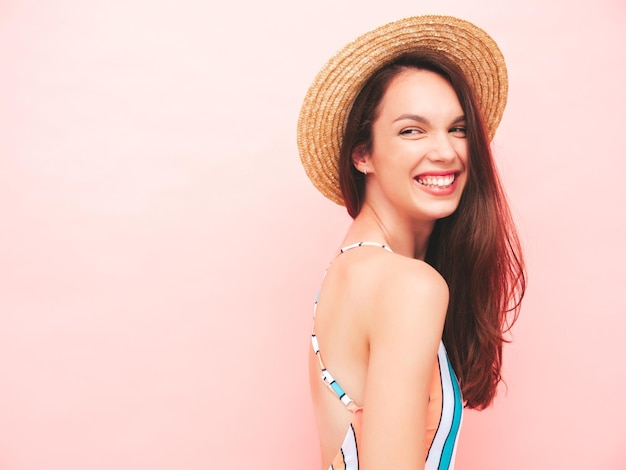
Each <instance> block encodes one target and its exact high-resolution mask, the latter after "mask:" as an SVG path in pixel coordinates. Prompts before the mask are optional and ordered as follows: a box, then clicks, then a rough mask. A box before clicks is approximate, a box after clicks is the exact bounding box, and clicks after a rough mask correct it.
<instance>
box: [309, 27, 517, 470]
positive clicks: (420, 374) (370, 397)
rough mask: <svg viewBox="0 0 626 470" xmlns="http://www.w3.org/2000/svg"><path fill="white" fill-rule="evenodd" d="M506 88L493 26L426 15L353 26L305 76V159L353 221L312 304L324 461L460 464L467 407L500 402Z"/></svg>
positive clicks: (506, 282)
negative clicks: (501, 154)
mask: <svg viewBox="0 0 626 470" xmlns="http://www.w3.org/2000/svg"><path fill="white" fill-rule="evenodd" d="M507 86H508V85H507V76H506V68H505V65H504V60H503V58H502V55H501V53H500V51H499V49H498V47H497V46H496V44H495V43H494V42H493V40H492V39H491V38H490V37H489V36H488V35H487V34H486V33H485V32H484V31H482V30H481V29H479V28H477V27H476V26H474V25H472V24H471V23H468V22H466V21H463V20H460V19H456V18H452V17H444V16H421V17H412V18H406V19H404V20H400V21H397V22H394V23H390V24H387V25H384V26H382V27H380V28H377V29H376V30H374V31H371V32H369V33H367V34H365V35H363V36H361V37H359V38H358V39H357V40H355V41H354V42H352V43H350V44H349V45H347V46H346V47H345V48H344V49H342V50H341V51H339V53H338V54H337V55H336V56H335V57H333V58H332V59H331V60H330V61H329V62H328V63H327V64H326V66H325V67H324V69H323V70H322V71H321V72H320V74H319V75H318V76H317V78H316V80H315V81H314V83H313V85H312V86H311V88H310V89H309V92H308V94H307V96H306V98H305V102H304V104H303V107H302V111H301V114H300V120H299V125H298V145H299V149H300V155H301V158H302V161H303V164H304V166H305V169H306V171H307V174H308V176H309V177H310V178H311V180H312V181H313V183H314V184H315V185H316V187H317V188H318V189H319V190H320V191H321V192H322V193H323V194H324V195H325V196H327V197H329V198H330V199H331V200H333V201H334V202H337V203H339V204H343V205H345V206H346V208H347V209H348V212H349V214H350V215H351V217H352V218H353V222H352V224H351V225H350V227H349V229H348V232H347V234H346V237H345V239H344V241H343V244H342V246H343V248H342V249H341V250H340V254H339V255H337V256H336V257H335V258H334V259H333V261H332V264H331V266H330V267H329V269H328V270H327V272H326V275H325V278H324V281H323V284H322V287H321V289H320V293H319V294H318V298H317V300H316V302H315V312H314V331H313V337H312V340H313V349H312V352H311V363H310V371H311V391H312V397H313V403H314V409H315V416H316V421H317V425H318V431H319V435H320V443H321V453H322V468H332V469H334V470H338V469H340V468H347V469H356V468H360V469H363V470H368V469H376V470H379V469H387V468H389V469H396V470H398V469H417V468H424V466H425V468H427V469H435V468H438V469H451V468H453V467H454V455H455V449H456V442H457V437H458V431H459V427H460V424H461V414H462V409H463V407H464V406H466V407H469V408H475V409H483V408H485V407H486V406H488V405H489V404H490V403H491V402H492V401H493V398H494V396H495V393H496V387H497V385H498V383H499V382H500V380H501V375H500V370H501V363H502V344H503V342H504V337H503V335H504V333H505V332H506V331H507V329H508V328H510V326H511V325H512V323H513V322H514V321H515V319H516V318H517V314H518V312H519V306H520V301H521V298H522V296H523V293H524V290H525V277H524V267H523V261H522V255H521V249H520V245H519V241H518V238H517V235H516V232H515V229H514V225H513V222H512V219H511V215H510V212H509V209H508V206H507V203H506V200H505V197H504V193H503V190H502V188H501V185H500V182H499V178H498V175H497V171H496V168H495V164H494V162H493V159H492V155H491V152H490V148H489V142H490V141H491V139H492V138H493V135H494V133H495V130H496V128H497V126H498V124H499V122H500V119H501V116H502V112H503V109H504V105H505V103H506V94H507ZM331 373H332V374H331ZM320 375H321V377H322V378H321V379H320ZM329 391H330V392H331V393H329Z"/></svg>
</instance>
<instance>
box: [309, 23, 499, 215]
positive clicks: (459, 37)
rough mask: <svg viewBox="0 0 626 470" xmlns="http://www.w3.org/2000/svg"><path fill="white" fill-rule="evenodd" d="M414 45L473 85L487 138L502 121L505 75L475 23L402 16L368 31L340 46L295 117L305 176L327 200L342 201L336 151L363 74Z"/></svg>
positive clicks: (493, 49)
mask: <svg viewBox="0 0 626 470" xmlns="http://www.w3.org/2000/svg"><path fill="white" fill-rule="evenodd" d="M416 49H432V50H435V51H439V52H441V53H443V54H445V55H446V56H447V57H448V58H450V59H451V60H453V61H454V62H455V63H456V64H457V65H458V66H459V67H460V69H461V70H462V71H463V73H464V74H465V76H466V77H467V79H468V81H469V82H470V84H471V85H472V87H473V89H474V93H475V95H476V98H477V101H478V105H479V107H480V109H481V111H482V116H483V120H484V123H485V129H486V132H487V137H488V138H489V141H491V140H492V139H493V136H494V135H495V132H496V128H497V127H498V124H499V123H500V120H501V119H502V113H503V112H504V107H505V105H506V100H507V92H508V77H507V70H506V65H505V62H504V57H503V56H502V52H501V51H500V49H499V48H498V46H497V44H496V43H495V41H494V40H493V39H492V38H491V37H490V36H489V35H488V34H487V33H486V32H485V31H483V30H482V29H480V28H479V27H477V26H475V25H474V24H472V23H470V22H468V21H465V20H462V19H459V18H454V17H451V16H440V15H425V16H414V17H409V18H404V19H401V20H398V21H394V22H392V23H388V24H386V25H383V26H381V27H379V28H376V29H374V30H372V31H369V32H367V33H365V34H363V35H361V36H359V37H358V38H357V39H355V40H354V41H352V42H351V43H349V44H347V45H346V46H345V47H344V48H343V49H341V50H339V52H337V53H336V54H335V55H334V56H333V57H332V58H331V59H330V60H329V61H328V62H327V63H326V65H325V66H324V67H323V68H322V70H321V71H320V72H319V73H318V75H317V76H316V78H315V80H314V81H313V84H312V85H311V87H310V88H309V90H308V92H307V94H306V96H305V98H304V103H303V105H302V108H301V110H300V116H299V119H298V130H297V139H298V149H299V152H300V159H301V160H302V164H303V166H304V169H305V171H306V174H307V176H308V177H309V179H310V180H311V181H312V182H313V185H314V186H315V187H316V188H317V189H318V190H319V191H320V192H321V193H322V194H323V195H324V196H326V197H327V198H329V199H330V200H331V201H333V202H336V203H337V204H340V205H344V201H343V197H342V195H341V190H340V187H339V165H338V162H339V152H340V148H341V140H342V138H343V133H344V126H345V123H346V119H347V116H348V113H349V111H350V109H351V107H352V103H353V102H354V100H355V98H356V96H357V94H358V93H359V91H360V90H361V88H362V87H363V85H364V84H365V82H366V81H367V80H368V78H369V77H370V76H371V75H372V74H373V73H374V72H375V71H377V70H378V69H379V68H381V67H382V66H383V65H385V64H386V63H388V62H390V61H392V60H393V59H394V58H396V57H398V56H399V55H402V54H404V53H407V52H411V51H412V50H416Z"/></svg>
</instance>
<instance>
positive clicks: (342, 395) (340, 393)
mask: <svg viewBox="0 0 626 470" xmlns="http://www.w3.org/2000/svg"><path fill="white" fill-rule="evenodd" d="M360 246H377V247H379V248H383V249H385V250H387V251H388V252H390V253H393V251H392V250H391V248H389V247H388V246H387V245H384V244H382V243H378V242H358V243H353V244H352V245H348V246H344V247H343V248H341V250H339V251H340V253H345V252H346V251H348V250H352V249H353V248H358V247H360ZM327 272H328V269H326V271H324V277H326V273H327ZM321 291H322V289H321V287H320V289H319V290H318V291H317V296H316V297H315V304H314V305H313V332H312V334H311V344H312V345H313V351H314V352H315V355H316V356H317V361H318V363H319V366H320V370H321V371H322V373H321V376H322V380H323V381H324V383H325V384H326V386H327V387H328V388H329V389H330V390H331V391H332V392H334V393H335V395H337V397H339V399H340V400H341V402H342V403H343V404H344V405H346V408H348V410H350V411H351V412H353V413H354V412H355V411H358V410H360V409H361V407H360V406H358V405H357V404H356V403H354V401H353V400H352V398H350V397H349V396H348V394H347V393H346V392H345V391H344V390H343V388H341V386H340V385H339V384H338V383H337V381H336V380H335V379H334V378H333V376H332V374H331V373H330V372H329V371H328V370H327V369H326V366H325V365H324V361H323V360H322V354H321V353H320V347H319V344H318V342H317V337H316V335H315V313H316V311H317V302H318V300H319V298H320V292H321Z"/></svg>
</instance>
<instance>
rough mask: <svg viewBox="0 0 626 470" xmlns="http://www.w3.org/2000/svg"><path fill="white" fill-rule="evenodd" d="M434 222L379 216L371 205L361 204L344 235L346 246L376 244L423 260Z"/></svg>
mask: <svg viewBox="0 0 626 470" xmlns="http://www.w3.org/2000/svg"><path fill="white" fill-rule="evenodd" d="M434 226H435V222H434V221H427V222H415V221H406V220H399V219H397V218H394V217H391V216H386V217H385V216H382V214H380V213H378V212H377V211H376V210H375V209H374V208H373V207H372V206H371V205H369V204H364V205H363V207H362V208H361V212H359V215H357V217H356V218H355V219H354V221H353V222H352V225H351V226H350V228H349V229H348V233H347V235H346V240H345V242H346V243H348V244H349V243H356V242H358V241H377V242H380V243H384V244H386V245H388V246H389V247H390V248H391V249H392V250H393V252H394V253H398V254H400V255H403V256H407V257H409V258H415V259H420V260H424V258H425V257H426V250H427V249H428V240H429V238H430V234H431V233H432V231H433V227H434Z"/></svg>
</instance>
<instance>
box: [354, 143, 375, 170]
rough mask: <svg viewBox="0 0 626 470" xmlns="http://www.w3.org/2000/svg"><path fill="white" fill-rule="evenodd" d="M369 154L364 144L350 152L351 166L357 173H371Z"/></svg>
mask: <svg viewBox="0 0 626 470" xmlns="http://www.w3.org/2000/svg"><path fill="white" fill-rule="evenodd" d="M369 160H370V154H369V152H368V151H367V148H366V147H365V144H361V145H358V146H356V147H355V148H354V150H352V164H353V165H354V168H356V169H357V171H360V172H361V173H363V174H365V175H366V174H368V173H371V172H372V168H371V165H369Z"/></svg>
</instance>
